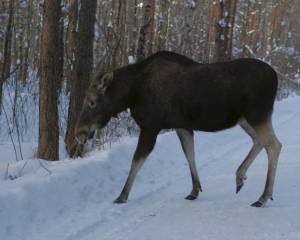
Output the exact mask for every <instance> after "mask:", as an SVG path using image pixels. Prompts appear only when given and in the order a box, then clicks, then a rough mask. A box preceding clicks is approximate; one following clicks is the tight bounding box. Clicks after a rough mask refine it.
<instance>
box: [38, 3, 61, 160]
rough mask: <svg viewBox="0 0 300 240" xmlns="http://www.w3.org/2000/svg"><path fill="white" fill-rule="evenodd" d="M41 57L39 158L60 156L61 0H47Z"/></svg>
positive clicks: (50, 158)
mask: <svg viewBox="0 0 300 240" xmlns="http://www.w3.org/2000/svg"><path fill="white" fill-rule="evenodd" d="M43 7H44V11H43V30H42V43H41V59H40V104H39V116H40V121H39V143H38V154H37V157H38V158H42V159H46V160H52V161H53V160H58V158H59V155H58V153H59V129H58V108H57V101H58V89H59V76H60V75H61V74H62V73H61V72H59V70H60V66H59V63H60V61H59V59H60V57H62V56H60V55H59V51H57V46H58V45H59V28H60V15H61V10H60V0H45V1H44V6H43Z"/></svg>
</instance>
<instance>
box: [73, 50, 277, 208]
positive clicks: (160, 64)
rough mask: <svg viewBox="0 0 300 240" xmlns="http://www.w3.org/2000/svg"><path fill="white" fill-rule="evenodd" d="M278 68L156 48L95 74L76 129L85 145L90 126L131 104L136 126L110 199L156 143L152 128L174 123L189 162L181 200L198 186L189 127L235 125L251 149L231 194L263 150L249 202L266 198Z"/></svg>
mask: <svg viewBox="0 0 300 240" xmlns="http://www.w3.org/2000/svg"><path fill="white" fill-rule="evenodd" d="M277 85H278V80H277V74H276V72H275V71H274V69H273V68H272V67H270V66H269V65H268V64H266V63H264V62H262V61H260V60H256V59H239V60H234V61H230V62H225V63H213V64H199V63H196V62H194V61H193V60H191V59H189V58H186V57H185V56H182V55H179V54H176V53H173V52H166V51H163V52H158V53H156V54H153V55H152V56H150V57H148V58H146V59H144V60H143V61H141V62H139V63H136V64H133V65H128V66H125V67H122V68H119V69H116V70H114V71H113V72H108V73H97V74H96V75H95V77H94V79H93V81H92V83H91V85H90V87H89V89H88V91H87V94H86V98H85V102H84V106H83V109H82V113H81V115H80V117H79V119H78V122H77V125H76V129H75V135H76V138H77V140H78V141H79V142H80V143H84V142H85V141H86V139H87V137H88V135H89V134H90V132H92V131H93V130H94V129H95V128H96V127H104V126H105V125H106V123H107V121H108V120H109V119H110V117H112V116H115V115H117V114H118V113H119V112H121V111H124V110H125V109H126V108H130V110H131V114H132V117H133V118H134V120H135V121H136V122H137V124H138V125H139V126H140V128H141V133H140V136H139V142H138V146H137V149H136V152H135V154H134V156H133V161H132V166H131V170H130V173H129V176H128V179H127V181H126V184H125V186H124V188H123V191H122V192H121V194H120V196H119V197H118V198H117V199H116V200H115V202H116V203H123V202H126V200H127V198H128V195H129V192H130V190H131V187H132V184H133V182H134V179H135V176H136V174H137V172H138V171H139V169H140V167H141V166H142V164H143V163H144V161H145V160H146V158H147V156H148V155H149V154H150V152H151V151H152V149H153V148H154V145H155V142H156V137H157V134H158V133H159V131H160V130H162V129H166V128H173V129H176V132H177V134H178V137H179V139H180V141H181V144H182V148H183V151H184V153H185V155H186V158H187V160H188V163H189V166H190V171H191V176H192V183H193V188H192V191H191V193H190V194H189V195H188V196H187V197H186V199H189V200H193V199H195V198H197V197H198V194H199V191H202V188H201V184H200V180H199V177H198V173H197V169H196V164H195V154H194V139H193V131H194V130H199V131H207V132H215V131H221V130H224V129H227V128H231V127H233V126H235V125H237V124H239V125H240V126H241V127H242V129H244V130H245V132H246V133H247V134H248V135H249V136H250V137H251V138H252V139H253V143H254V145H253V147H252V149H251V151H250V152H249V154H248V155H247V157H246V158H245V160H244V161H243V162H242V164H241V165H240V167H239V168H238V170H237V172H236V185H237V192H238V191H239V190H240V189H241V188H242V186H243V184H244V180H245V179H246V172H247V169H248V168H249V166H250V165H251V163H252V162H253V160H254V158H255V157H256V156H257V155H258V153H259V152H260V151H261V150H262V149H263V148H265V149H266V151H267V154H268V161H269V168H268V174H267V180H266V185H265V190H264V192H263V194H262V196H261V197H260V198H259V200H258V201H257V202H255V203H254V204H253V206H256V207H260V206H263V205H265V204H266V202H267V200H268V199H269V198H271V199H272V194H273V185H274V179H275V172H276V166H277V161H278V156H279V153H280V149H281V144H280V142H279V141H278V140H277V138H276V136H275V134H274V131H273V127H272V121H271V118H272V112H273V105H274V100H275V95H276V91H277Z"/></svg>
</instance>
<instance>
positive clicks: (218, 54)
mask: <svg viewBox="0 0 300 240" xmlns="http://www.w3.org/2000/svg"><path fill="white" fill-rule="evenodd" d="M235 6H236V1H235V0H232V1H228V0H223V1H220V2H218V1H217V3H216V28H215V58H214V61H215V62H224V61H229V60H231V58H232V33H233V31H232V29H233V25H234V15H235Z"/></svg>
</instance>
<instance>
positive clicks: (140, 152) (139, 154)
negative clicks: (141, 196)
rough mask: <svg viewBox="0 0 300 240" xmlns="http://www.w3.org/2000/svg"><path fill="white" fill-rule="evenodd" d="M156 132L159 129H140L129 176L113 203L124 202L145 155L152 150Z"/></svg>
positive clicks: (144, 159)
mask: <svg viewBox="0 0 300 240" xmlns="http://www.w3.org/2000/svg"><path fill="white" fill-rule="evenodd" d="M158 133H159V130H153V129H151V130H143V129H142V130H141V133H140V136H139V141H138V145H137V148H136V150H135V153H134V156H133V159H132V164H131V169H130V172H129V176H128V178H127V181H126V183H125V186H124V188H123V190H122V192H121V194H120V196H119V197H118V198H117V199H116V200H115V201H114V203H126V201H127V198H128V195H129V193H130V190H131V187H132V185H133V182H134V179H135V177H136V175H137V173H138V171H139V170H140V168H141V167H142V165H143V163H144V162H145V161H146V159H147V157H148V156H149V154H150V153H151V151H152V150H153V148H154V145H155V143H156V137H157V134H158Z"/></svg>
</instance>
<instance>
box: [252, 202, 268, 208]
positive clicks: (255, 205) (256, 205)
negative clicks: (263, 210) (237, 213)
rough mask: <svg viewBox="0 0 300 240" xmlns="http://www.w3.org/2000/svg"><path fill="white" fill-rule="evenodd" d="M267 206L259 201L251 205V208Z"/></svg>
mask: <svg viewBox="0 0 300 240" xmlns="http://www.w3.org/2000/svg"><path fill="white" fill-rule="evenodd" d="M264 205H265V204H263V203H262V202H261V201H257V202H255V203H253V204H252V205H251V207H263V206H264Z"/></svg>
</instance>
